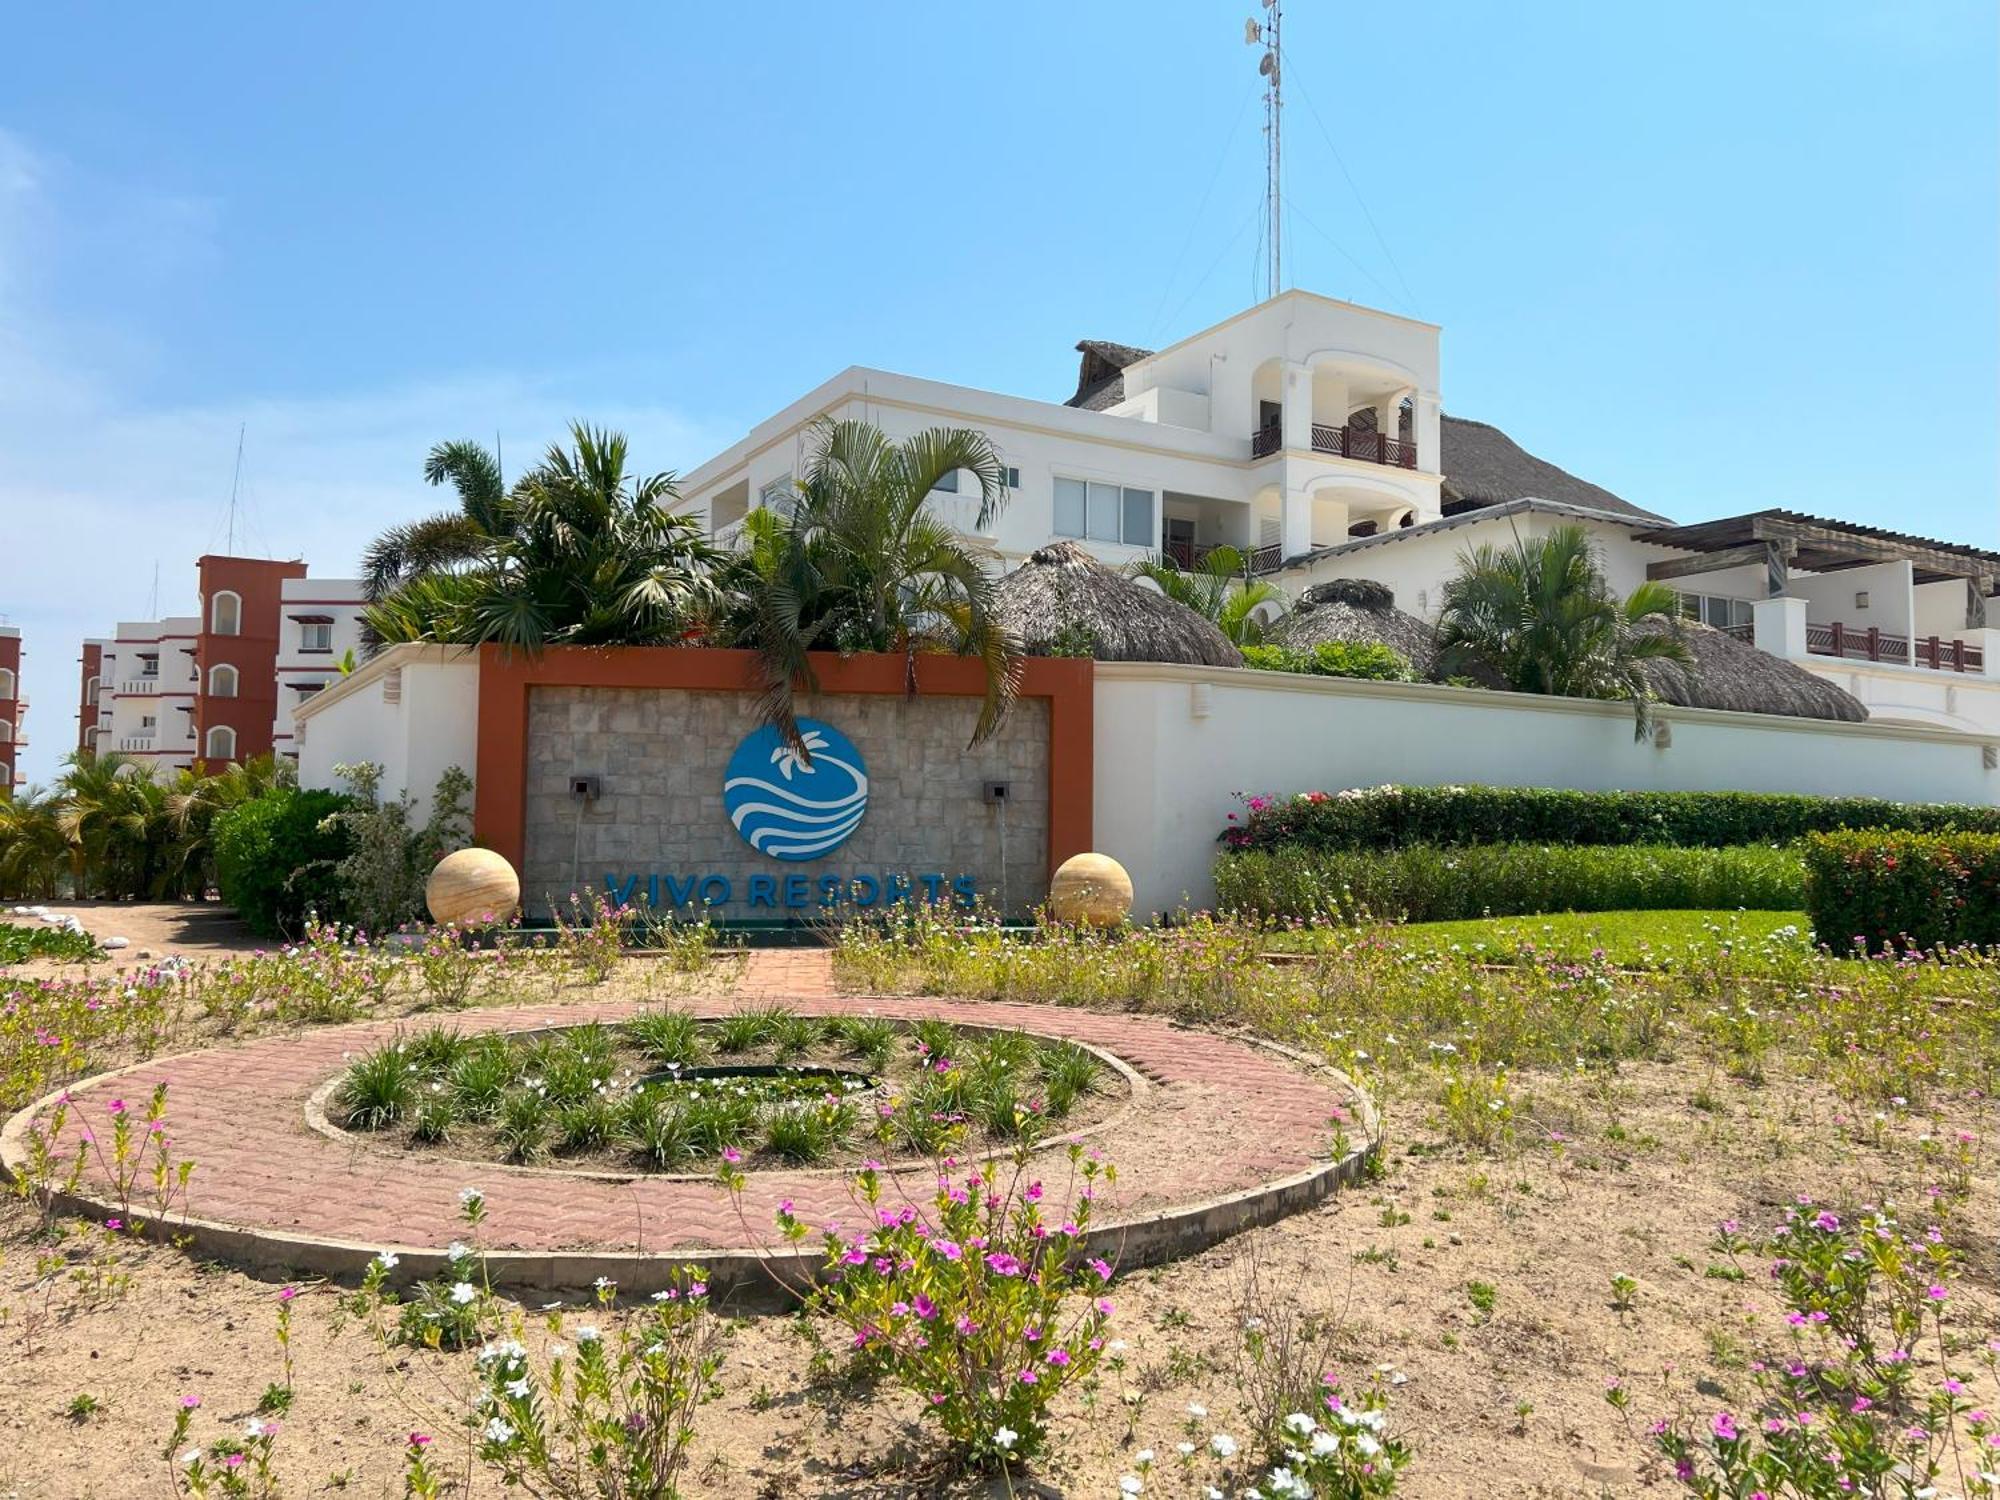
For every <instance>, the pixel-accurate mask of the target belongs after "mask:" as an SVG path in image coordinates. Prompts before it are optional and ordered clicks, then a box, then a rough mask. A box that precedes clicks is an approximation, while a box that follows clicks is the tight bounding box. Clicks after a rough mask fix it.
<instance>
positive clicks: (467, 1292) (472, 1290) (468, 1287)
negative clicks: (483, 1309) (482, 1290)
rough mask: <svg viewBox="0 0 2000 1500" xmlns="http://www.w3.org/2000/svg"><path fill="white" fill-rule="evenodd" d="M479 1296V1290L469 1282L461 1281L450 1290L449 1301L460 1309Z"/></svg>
mask: <svg viewBox="0 0 2000 1500" xmlns="http://www.w3.org/2000/svg"><path fill="white" fill-rule="evenodd" d="M478 1296H479V1288H478V1287H476V1286H474V1285H473V1284H472V1283H471V1282H469V1281H461V1282H459V1283H458V1284H457V1285H455V1286H454V1287H452V1289H451V1300H452V1301H454V1302H456V1303H457V1304H458V1305H459V1306H460V1307H463V1306H465V1304H466V1303H468V1302H471V1301H473V1300H474V1299H475V1298H477V1297H478Z"/></svg>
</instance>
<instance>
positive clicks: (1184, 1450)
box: [1174, 1443, 1194, 1458]
mask: <svg viewBox="0 0 2000 1500" xmlns="http://www.w3.org/2000/svg"><path fill="white" fill-rule="evenodd" d="M1174 1452H1176V1453H1178V1454H1179V1455H1180V1456H1181V1457H1182V1458H1193V1457H1194V1444H1193V1443H1175V1444H1174Z"/></svg>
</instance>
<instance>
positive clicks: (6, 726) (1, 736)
mask: <svg viewBox="0 0 2000 1500" xmlns="http://www.w3.org/2000/svg"><path fill="white" fill-rule="evenodd" d="M13 742H14V721H13V720H12V719H0V745H11V744H12V743H13Z"/></svg>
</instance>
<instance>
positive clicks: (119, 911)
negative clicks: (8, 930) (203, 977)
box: [0, 901, 273, 974]
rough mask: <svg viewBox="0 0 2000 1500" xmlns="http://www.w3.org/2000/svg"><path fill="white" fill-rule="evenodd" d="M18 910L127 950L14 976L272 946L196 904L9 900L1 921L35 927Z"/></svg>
mask: <svg viewBox="0 0 2000 1500" xmlns="http://www.w3.org/2000/svg"><path fill="white" fill-rule="evenodd" d="M16 906H46V907H48V909H49V910H50V911H52V912H61V913H64V914H66V915H70V916H74V917H75V918H77V920H78V921H80V922H82V923H83V925H84V929H85V930H86V931H87V932H89V933H90V935H91V936H92V937H94V938H96V939H98V941H100V942H102V941H103V940H104V939H106V938H114V937H122V938H124V939H125V940H126V943H127V946H126V947H124V948H122V949H118V950H116V951H113V952H110V953H107V954H106V955H105V956H104V958H103V959H102V960H99V961H96V962H93V963H91V964H88V965H85V964H75V963H56V962H53V961H51V960H48V959H37V960H35V961H34V962H33V963H31V964H21V965H17V966H15V967H14V968H13V969H10V970H8V971H7V972H9V973H15V974H61V973H69V974H80V973H82V972H84V971H85V970H86V969H95V968H100V967H102V966H104V965H110V966H112V967H118V966H121V965H125V964H131V963H136V962H139V961H140V958H141V955H142V954H143V955H145V956H147V957H151V958H165V957H166V956H167V955H168V954H170V953H178V954H182V955H184V956H186V957H188V958H201V957H205V956H212V955H215V954H222V953H248V952H251V951H253V950H255V949H258V948H268V947H271V946H273V945H272V943H271V940H270V939H268V938H260V937H258V936H257V935H256V934H255V933H253V932H251V931H250V929H249V928H248V927H246V926H244V925H243V923H242V922H240V921H238V920H237V918H236V913H235V912H234V911H232V910H231V909H230V908H229V907H226V906H221V905H214V904H203V903H199V902H185V901H183V902H145V901H67V902H54V901H45V902H33V901H28V902H22V901H10V902H7V903H6V905H5V908H4V910H0V921H8V922H15V923H19V924H21V925H23V926H28V925H33V923H34V921H35V919H34V918H30V917H16V916H14V915H13V909H14V907H16Z"/></svg>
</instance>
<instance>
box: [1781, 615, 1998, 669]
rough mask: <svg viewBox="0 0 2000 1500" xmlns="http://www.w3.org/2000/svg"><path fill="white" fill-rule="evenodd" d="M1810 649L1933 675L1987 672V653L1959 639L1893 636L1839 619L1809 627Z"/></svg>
mask: <svg viewBox="0 0 2000 1500" xmlns="http://www.w3.org/2000/svg"><path fill="white" fill-rule="evenodd" d="M1806 650H1808V651H1810V652H1811V653H1812V654H1813V655H1815V656H1838V657H1842V658H1844V659H1846V660H1849V661H1883V662H1889V663H1891V664H1892V665H1896V666H1914V667H1926V668H1928V669H1929V670H1931V671H1933V672H1983V671H1985V669H1986V653H1985V652H1984V651H1982V650H1980V648H1979V647H1977V646H1968V645H1967V644H1966V643H1965V642H1964V641H1962V640H1958V639H1955V638H1954V639H1950V640H1947V639H1945V638H1943V637H1941V636H1935V635H1928V636H1919V637H1918V638H1917V639H1916V640H1914V641H1913V640H1911V639H1910V638H1909V637H1908V636H1901V635H1889V634H1886V633H1885V632H1883V631H1882V630H1881V629H1879V628H1878V627H1876V626H1873V625H1868V626H1863V627H1860V628H1858V629H1857V628H1855V627H1853V626H1850V625H1843V624H1841V623H1840V622H1839V621H1838V620H1836V621H1834V623H1833V624H1831V625H1807V626H1806Z"/></svg>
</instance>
